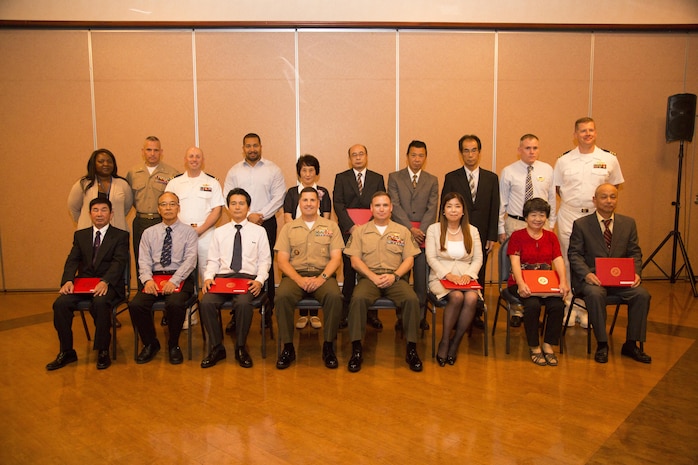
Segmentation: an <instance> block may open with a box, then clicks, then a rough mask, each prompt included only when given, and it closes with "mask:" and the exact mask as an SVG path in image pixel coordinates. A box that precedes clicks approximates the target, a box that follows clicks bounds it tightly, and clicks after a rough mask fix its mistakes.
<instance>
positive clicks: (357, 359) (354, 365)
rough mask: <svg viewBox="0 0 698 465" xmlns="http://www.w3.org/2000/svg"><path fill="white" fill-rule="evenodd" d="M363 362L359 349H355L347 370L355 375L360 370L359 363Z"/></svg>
mask: <svg viewBox="0 0 698 465" xmlns="http://www.w3.org/2000/svg"><path fill="white" fill-rule="evenodd" d="M363 361H364V357H363V355H362V354H361V349H355V350H354V351H353V353H352V354H351V358H350V359H349V365H348V366H347V368H349V371H351V372H352V373H356V372H357V371H359V370H361V363H362V362H363Z"/></svg>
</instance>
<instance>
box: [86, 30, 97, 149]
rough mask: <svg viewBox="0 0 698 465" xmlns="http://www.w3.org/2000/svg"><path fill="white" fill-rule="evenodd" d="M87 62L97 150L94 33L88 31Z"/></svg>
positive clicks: (93, 129) (93, 136)
mask: <svg viewBox="0 0 698 465" xmlns="http://www.w3.org/2000/svg"><path fill="white" fill-rule="evenodd" d="M87 61H88V67H89V71H90V104H91V106H92V146H93V150H97V105H96V104H95V74H94V66H93V62H92V31H87Z"/></svg>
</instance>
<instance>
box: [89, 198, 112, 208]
mask: <svg viewBox="0 0 698 465" xmlns="http://www.w3.org/2000/svg"><path fill="white" fill-rule="evenodd" d="M99 204H104V205H106V206H107V207H109V211H112V206H111V201H110V200H109V199H108V198H106V197H102V196H99V197H95V198H94V199H92V200H90V210H92V207H94V206H95V205H99Z"/></svg>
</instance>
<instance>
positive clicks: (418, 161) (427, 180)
mask: <svg viewBox="0 0 698 465" xmlns="http://www.w3.org/2000/svg"><path fill="white" fill-rule="evenodd" d="M426 161H427V144H425V143H424V142H422V141H420V140H413V141H412V142H410V145H408V146H407V167H406V168H403V169H401V170H400V171H395V172H394V173H390V174H389V175H388V194H390V197H391V198H392V199H393V216H392V219H393V221H395V222H396V223H400V224H401V225H403V226H404V227H406V228H407V229H409V230H410V232H411V233H412V237H413V238H414V240H415V241H416V242H417V244H418V245H419V246H420V248H421V249H422V252H421V253H420V254H419V255H417V256H416V257H414V268H413V270H414V284H413V286H414V291H415V293H416V294H417V297H419V307H420V309H421V311H420V315H421V321H420V324H419V326H420V328H422V329H424V330H427V329H429V324H428V323H427V321H426V319H425V318H424V315H425V309H426V301H427V289H426V283H427V278H426V255H424V241H425V239H426V232H427V228H428V227H429V225H431V224H433V223H435V222H436V212H437V208H438V206H439V204H438V200H439V181H438V179H437V178H436V176H434V175H431V174H429V173H427V172H426V171H423V170H422V167H423V166H424V164H425V163H426ZM401 324H402V319H398V321H397V323H396V327H397V328H398V329H401V328H400V325H401Z"/></svg>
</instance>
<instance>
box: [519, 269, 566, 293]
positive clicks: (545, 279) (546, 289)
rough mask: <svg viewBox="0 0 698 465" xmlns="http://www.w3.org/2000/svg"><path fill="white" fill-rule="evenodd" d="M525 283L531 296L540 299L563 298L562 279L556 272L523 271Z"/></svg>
mask: <svg viewBox="0 0 698 465" xmlns="http://www.w3.org/2000/svg"><path fill="white" fill-rule="evenodd" d="M521 273H522V274H523V279H524V282H525V283H526V284H527V285H528V288H529V289H530V290H531V295H535V296H538V297H555V296H557V297H562V294H560V278H558V276H557V272H556V271H555V270H522V271H521Z"/></svg>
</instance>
